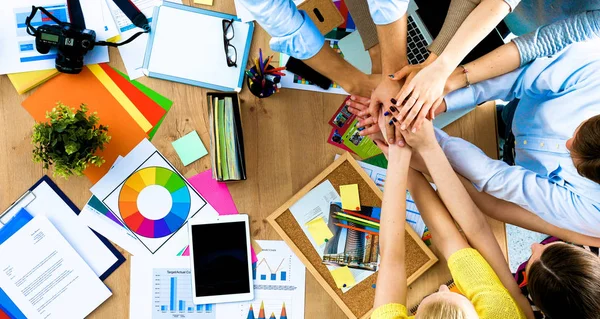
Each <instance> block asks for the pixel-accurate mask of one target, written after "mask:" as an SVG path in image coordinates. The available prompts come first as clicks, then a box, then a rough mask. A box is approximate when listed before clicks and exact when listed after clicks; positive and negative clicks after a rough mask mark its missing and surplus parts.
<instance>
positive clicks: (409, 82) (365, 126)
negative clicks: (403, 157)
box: [348, 62, 448, 152]
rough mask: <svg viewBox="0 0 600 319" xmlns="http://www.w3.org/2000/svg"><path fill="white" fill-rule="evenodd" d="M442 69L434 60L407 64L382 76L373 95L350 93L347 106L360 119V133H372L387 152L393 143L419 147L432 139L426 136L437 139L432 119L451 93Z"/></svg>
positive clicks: (441, 110)
mask: <svg viewBox="0 0 600 319" xmlns="http://www.w3.org/2000/svg"><path fill="white" fill-rule="evenodd" d="M440 72H441V71H440V70H438V67H437V65H436V63H435V62H433V63H431V62H429V63H427V62H426V63H423V64H420V65H407V66H405V67H404V68H402V69H401V70H400V71H398V72H396V73H395V74H392V75H389V76H385V77H383V78H382V79H381V82H380V83H379V85H378V86H377V87H376V88H375V90H374V91H373V93H372V94H371V97H370V98H367V97H360V96H355V95H353V96H351V97H350V100H349V101H348V109H349V110H350V112H351V113H353V114H355V115H356V116H357V117H358V118H359V123H358V127H359V130H360V131H361V132H360V135H362V136H367V135H368V136H370V137H371V139H372V140H373V141H375V142H376V143H377V145H378V146H379V147H380V148H381V149H382V150H383V149H384V148H386V150H385V151H384V152H387V147H388V145H391V144H396V145H398V146H405V145H406V144H408V145H409V146H411V147H413V148H419V146H417V145H414V144H415V143H421V142H427V141H429V140H426V139H425V138H426V137H427V138H432V139H433V142H436V140H435V135H434V133H433V126H432V124H431V120H433V119H434V118H435V115H436V114H439V113H441V112H443V111H444V110H445V104H444V103H443V101H444V96H445V95H446V94H447V93H448V88H447V86H446V80H447V79H448V77H447V76H444V75H445V74H446V73H447V72H442V73H444V75H442V76H440ZM422 128H424V129H425V130H428V131H430V132H420V131H421V129H422ZM436 144H437V143H436Z"/></svg>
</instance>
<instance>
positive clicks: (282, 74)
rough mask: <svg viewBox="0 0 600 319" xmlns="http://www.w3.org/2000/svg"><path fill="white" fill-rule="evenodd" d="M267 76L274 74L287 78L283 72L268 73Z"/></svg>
mask: <svg viewBox="0 0 600 319" xmlns="http://www.w3.org/2000/svg"><path fill="white" fill-rule="evenodd" d="M266 74H273V75H279V76H285V73H281V72H266Z"/></svg>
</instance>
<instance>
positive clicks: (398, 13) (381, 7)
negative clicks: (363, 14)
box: [367, 0, 409, 25]
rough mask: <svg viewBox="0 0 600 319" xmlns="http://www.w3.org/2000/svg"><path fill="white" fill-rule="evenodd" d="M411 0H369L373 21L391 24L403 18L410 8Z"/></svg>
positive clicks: (378, 23) (379, 23)
mask: <svg viewBox="0 0 600 319" xmlns="http://www.w3.org/2000/svg"><path fill="white" fill-rule="evenodd" d="M408 1H409V0H367V2H368V3H369V11H370V12H371V17H372V18H373V22H375V24H377V25H385V24H390V23H392V22H395V21H397V20H398V19H400V18H402V17H403V16H404V15H405V14H406V10H408Z"/></svg>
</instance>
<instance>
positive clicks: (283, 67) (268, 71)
mask: <svg viewBox="0 0 600 319" xmlns="http://www.w3.org/2000/svg"><path fill="white" fill-rule="evenodd" d="M283 70H285V66H281V67H278V68H274V69H270V70H266V71H265V73H271V72H277V71H283Z"/></svg>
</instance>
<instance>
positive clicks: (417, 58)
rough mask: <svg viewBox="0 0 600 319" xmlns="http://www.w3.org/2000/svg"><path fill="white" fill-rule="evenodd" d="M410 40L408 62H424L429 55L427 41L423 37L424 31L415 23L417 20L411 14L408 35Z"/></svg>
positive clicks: (408, 40) (407, 38) (407, 40)
mask: <svg viewBox="0 0 600 319" xmlns="http://www.w3.org/2000/svg"><path fill="white" fill-rule="evenodd" d="M406 42H408V48H407V50H406V55H407V56H408V63H410V64H419V63H423V62H424V61H425V60H426V59H427V57H429V51H428V50H427V41H426V40H425V38H424V37H423V33H421V30H420V29H419V27H418V26H417V24H416V23H415V20H413V18H412V17H411V16H410V15H409V16H408V34H407V37H406Z"/></svg>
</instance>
